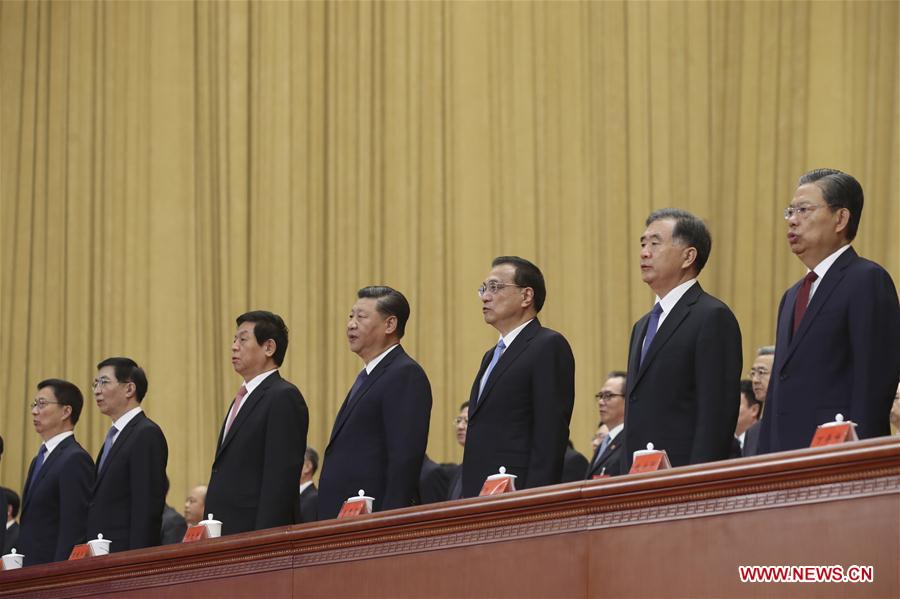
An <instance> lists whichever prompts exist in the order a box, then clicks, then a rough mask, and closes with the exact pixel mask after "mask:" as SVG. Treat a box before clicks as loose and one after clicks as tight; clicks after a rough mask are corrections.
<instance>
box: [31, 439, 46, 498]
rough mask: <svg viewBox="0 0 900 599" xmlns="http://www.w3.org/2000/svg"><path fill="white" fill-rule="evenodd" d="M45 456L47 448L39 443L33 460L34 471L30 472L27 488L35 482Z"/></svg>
mask: <svg viewBox="0 0 900 599" xmlns="http://www.w3.org/2000/svg"><path fill="white" fill-rule="evenodd" d="M46 456H47V446H46V445H44V444H43V443H41V448H40V449H39V450H38V454H37V457H36V458H35V460H34V470H32V471H31V478H30V479H28V485H27V486H28V487H30V486H31V485H32V483H34V481H36V480H37V476H38V472H40V471H41V467H42V466H43V465H44V458H46Z"/></svg>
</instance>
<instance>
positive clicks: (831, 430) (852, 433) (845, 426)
mask: <svg viewBox="0 0 900 599" xmlns="http://www.w3.org/2000/svg"><path fill="white" fill-rule="evenodd" d="M856 440H857V436H856V430H855V429H854V428H853V423H852V422H841V423H839V424H830V423H829V424H823V425H821V426H819V427H818V428H817V429H816V434H815V435H813V439H812V443H810V444H809V446H810V447H822V446H824V445H838V444H840V443H846V442H848V441H856Z"/></svg>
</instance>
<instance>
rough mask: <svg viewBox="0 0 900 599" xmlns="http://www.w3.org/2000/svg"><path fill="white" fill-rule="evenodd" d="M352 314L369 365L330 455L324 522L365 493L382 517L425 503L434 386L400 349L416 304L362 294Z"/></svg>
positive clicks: (379, 291)
mask: <svg viewBox="0 0 900 599" xmlns="http://www.w3.org/2000/svg"><path fill="white" fill-rule="evenodd" d="M357 298H358V299H357V301H356V303H355V304H354V306H353V308H351V310H350V319H349V321H348V322H347V339H348V341H349V344H350V350H351V351H352V352H353V353H355V354H356V355H357V356H359V357H360V358H361V359H362V361H363V362H364V363H365V368H363V369H362V370H361V371H360V373H359V375H358V376H357V377H356V382H354V383H353V386H352V387H351V388H350V392H349V393H348V394H347V397H346V399H344V404H343V405H342V406H341V408H340V410H339V411H338V413H337V417H336V418H335V421H334V426H333V427H332V429H331V439H330V440H329V442H328V446H327V447H326V448H325V456H324V463H323V465H322V475H321V476H320V477H319V519H320V520H325V519H328V518H334V517H335V516H337V515H338V512H340V509H341V505H342V504H343V503H344V501H345V500H346V499H347V498H348V497H350V496H351V495H356V493H357V491H358V490H359V489H363V490H365V492H366V494H367V495H370V496H372V497H374V498H375V502H374V507H373V509H374V510H375V511H379V510H389V509H394V508H400V507H406V506H410V505H414V504H416V503H418V502H419V490H418V489H419V473H420V472H421V470H422V461H423V459H424V457H425V446H426V444H427V442H428V425H429V420H430V418H431V385H430V383H429V382H428V377H427V376H426V375H425V371H424V370H422V367H421V366H419V364H418V363H416V361H415V360H413V359H412V358H411V357H410V356H409V355H407V353H406V352H405V351H403V347H402V346H401V345H400V339H402V338H403V334H404V332H405V330H406V321H407V320H408V319H409V313H410V309H409V303H408V302H407V301H406V298H405V297H404V296H403V294H402V293H400V292H399V291H397V290H395V289H391V288H390V287H384V286H374V287H363V288H362V289H360V290H359V291H358V292H357Z"/></svg>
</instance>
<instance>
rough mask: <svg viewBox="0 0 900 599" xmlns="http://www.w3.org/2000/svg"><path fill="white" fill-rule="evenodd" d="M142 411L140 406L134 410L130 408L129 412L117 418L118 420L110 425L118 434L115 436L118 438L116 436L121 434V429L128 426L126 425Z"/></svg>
mask: <svg viewBox="0 0 900 599" xmlns="http://www.w3.org/2000/svg"><path fill="white" fill-rule="evenodd" d="M143 411H144V410H142V409H141V406H138V407H136V408H131V409H130V410H128V411H127V412H125V413H124V414H122V415H121V416H119V419H118V420H116V421H114V422H113V424H112V425H113V426H114V427H116V430H117V431H118V433H116V436H118V434H119V433H121V432H122V429H124V428H125V427H126V426H128V423H129V422H131V421H132V420H133V419H134V417H135V416H137V415H138V414H140V413H141V412H143Z"/></svg>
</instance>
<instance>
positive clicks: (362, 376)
mask: <svg viewBox="0 0 900 599" xmlns="http://www.w3.org/2000/svg"><path fill="white" fill-rule="evenodd" d="M367 378H369V373H368V372H366V369H365V368H363V369H362V370H360V371H359V374H357V375H356V380H355V381H353V386H352V387H350V393H348V394H347V404H349V403H350V402H351V401H352V400H353V398H354V397H356V392H357V391H359V388H360V387H362V384H363V383H364V382H366V379H367Z"/></svg>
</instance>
